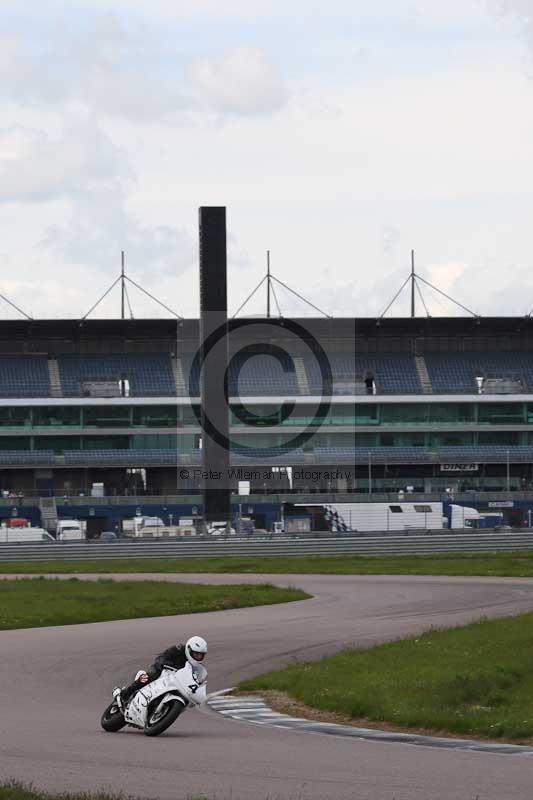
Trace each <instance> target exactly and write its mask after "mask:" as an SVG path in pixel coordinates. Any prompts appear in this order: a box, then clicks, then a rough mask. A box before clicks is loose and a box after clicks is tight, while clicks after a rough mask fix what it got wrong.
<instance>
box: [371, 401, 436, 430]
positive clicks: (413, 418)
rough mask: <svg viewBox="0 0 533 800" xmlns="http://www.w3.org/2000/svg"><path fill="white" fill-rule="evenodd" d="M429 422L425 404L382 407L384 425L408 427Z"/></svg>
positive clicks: (394, 404) (398, 404)
mask: <svg viewBox="0 0 533 800" xmlns="http://www.w3.org/2000/svg"><path fill="white" fill-rule="evenodd" d="M424 422H427V405H426V404H425V403H392V404H391V405H388V404H387V405H382V407H381V423H382V425H407V424H413V423H415V424H416V423H424Z"/></svg>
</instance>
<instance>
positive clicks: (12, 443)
mask: <svg viewBox="0 0 533 800" xmlns="http://www.w3.org/2000/svg"><path fill="white" fill-rule="evenodd" d="M30 442H31V440H30V437H29V436H0V450H30Z"/></svg>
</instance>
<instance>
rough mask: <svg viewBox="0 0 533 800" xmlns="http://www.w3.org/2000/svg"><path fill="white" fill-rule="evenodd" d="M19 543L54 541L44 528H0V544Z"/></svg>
mask: <svg viewBox="0 0 533 800" xmlns="http://www.w3.org/2000/svg"><path fill="white" fill-rule="evenodd" d="M20 542H25V543H28V542H55V539H54V537H53V536H51V535H50V534H49V533H48V532H47V531H45V529H44V528H6V527H4V526H2V527H1V528H0V544H19V543H20Z"/></svg>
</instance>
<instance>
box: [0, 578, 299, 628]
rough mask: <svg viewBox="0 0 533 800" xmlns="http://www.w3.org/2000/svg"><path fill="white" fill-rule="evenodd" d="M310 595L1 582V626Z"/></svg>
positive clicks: (150, 584)
mask: <svg viewBox="0 0 533 800" xmlns="http://www.w3.org/2000/svg"><path fill="white" fill-rule="evenodd" d="M307 597H309V595H307V594H306V593H305V592H302V591H300V590H299V589H291V588H288V589H282V588H278V587H275V586H271V585H269V584H266V583H264V584H260V585H257V586H253V585H248V584H244V585H241V586H208V585H201V584H199V585H198V584H182V583H168V582H163V581H159V582H158V581H143V582H142V583H139V582H138V581H112V580H98V581H81V580H78V579H77V578H71V579H70V580H60V579H47V578H42V577H41V578H23V579H17V580H12V581H7V580H3V581H0V630H11V629H14V628H37V627H42V626H44V625H72V624H74V623H80V622H102V621H106V620H115V619H133V618H138V617H160V616H169V615H173V614H192V613H196V612H201V611H221V610H224V609H228V608H243V607H247V606H259V605H269V604H272V603H285V602H289V601H292V600H303V599H305V598H307Z"/></svg>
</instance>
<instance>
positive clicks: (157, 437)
mask: <svg viewBox="0 0 533 800" xmlns="http://www.w3.org/2000/svg"><path fill="white" fill-rule="evenodd" d="M190 438H191V439H192V438H194V437H192V436H191V437H190ZM132 447H133V449H134V450H176V448H177V436H176V434H175V433H136V434H135V436H133V437H132Z"/></svg>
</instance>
